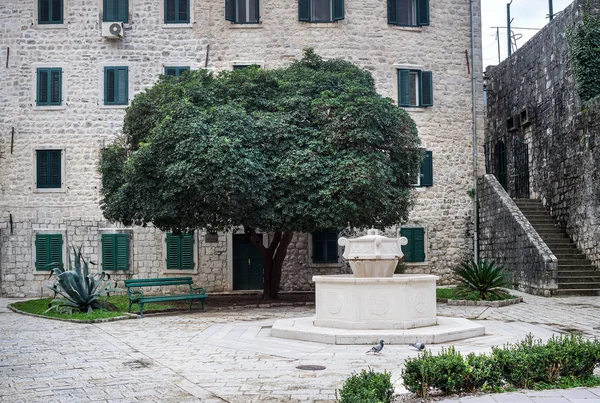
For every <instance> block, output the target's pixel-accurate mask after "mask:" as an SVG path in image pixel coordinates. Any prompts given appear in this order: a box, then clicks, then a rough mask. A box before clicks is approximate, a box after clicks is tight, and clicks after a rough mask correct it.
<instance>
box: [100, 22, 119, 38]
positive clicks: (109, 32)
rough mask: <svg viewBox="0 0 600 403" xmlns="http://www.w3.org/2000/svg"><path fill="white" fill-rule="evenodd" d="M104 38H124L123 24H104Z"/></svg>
mask: <svg viewBox="0 0 600 403" xmlns="http://www.w3.org/2000/svg"><path fill="white" fill-rule="evenodd" d="M102 36H103V37H104V38H111V39H121V38H123V23H122V22H103V23H102Z"/></svg>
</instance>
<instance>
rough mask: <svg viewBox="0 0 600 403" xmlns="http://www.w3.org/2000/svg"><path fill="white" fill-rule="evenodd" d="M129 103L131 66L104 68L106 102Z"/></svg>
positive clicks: (109, 103)
mask: <svg viewBox="0 0 600 403" xmlns="http://www.w3.org/2000/svg"><path fill="white" fill-rule="evenodd" d="M128 103H129V68H128V67H125V66H122V67H105V68H104V104H105V105H127V104H128Z"/></svg>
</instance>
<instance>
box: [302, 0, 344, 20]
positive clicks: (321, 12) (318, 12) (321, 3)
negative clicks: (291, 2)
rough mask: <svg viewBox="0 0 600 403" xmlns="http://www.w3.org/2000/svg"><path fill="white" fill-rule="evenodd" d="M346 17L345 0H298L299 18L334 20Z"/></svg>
mask: <svg viewBox="0 0 600 403" xmlns="http://www.w3.org/2000/svg"><path fill="white" fill-rule="evenodd" d="M343 19H344V0H298V20H300V21H308V22H332V21H338V20H343Z"/></svg>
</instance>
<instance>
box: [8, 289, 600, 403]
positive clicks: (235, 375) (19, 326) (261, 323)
mask: <svg viewBox="0 0 600 403" xmlns="http://www.w3.org/2000/svg"><path fill="white" fill-rule="evenodd" d="M519 295H523V296H524V298H525V302H524V303H522V304H517V305H512V306H508V307H502V308H487V307H456V306H452V307H450V306H447V305H444V304H438V314H439V315H444V316H455V317H463V318H471V319H475V320H476V321H477V323H481V324H483V325H485V326H486V335H485V336H481V337H476V338H473V339H468V340H461V341H457V342H454V343H445V344H440V345H431V346H428V348H429V349H430V350H431V351H433V352H434V353H436V352H438V351H440V350H441V348H442V347H448V346H450V345H454V346H455V347H456V348H457V350H458V351H460V352H461V353H463V354H467V353H470V352H475V353H481V352H489V351H491V347H492V346H495V345H501V344H504V343H507V342H510V343H512V342H515V341H517V340H520V339H522V338H523V337H524V336H525V335H527V334H528V333H531V334H533V336H534V337H536V338H542V339H548V338H550V337H551V336H552V335H555V334H559V333H564V332H568V331H578V332H582V334H583V335H584V336H586V337H595V336H600V331H599V330H598V329H595V328H596V327H599V326H600V309H598V308H600V297H575V298H568V299H566V298H565V299H558V298H555V299H545V298H542V297H534V296H529V295H526V294H519ZM11 302H14V301H9V300H6V299H2V300H0V401H2V402H24V401H34V402H37V401H39V402H49V401H56V402H85V401H111V402H113V401H114V402H118V401H123V402H132V401H142V402H198V401H200V402H209V403H212V402H235V403H237V402H239V403H246V402H331V401H333V399H335V390H336V389H338V388H340V387H341V386H342V383H343V381H344V380H345V379H346V378H347V377H348V376H349V375H350V374H351V373H352V372H353V371H360V370H361V369H366V368H368V367H370V368H373V369H374V370H376V371H384V370H386V371H389V372H391V374H392V381H393V382H394V384H395V386H396V389H397V392H402V386H401V370H402V364H403V362H404V360H406V358H408V357H415V356H416V355H417V354H418V352H417V351H415V350H414V349H412V348H410V347H408V346H406V345H394V344H392V345H386V347H385V349H384V351H383V354H382V355H381V356H372V355H366V354H365V352H366V350H367V349H368V348H365V346H330V345H325V344H320V343H312V342H303V341H294V340H283V339H276V338H273V337H271V336H270V331H271V326H272V324H273V323H274V321H275V320H276V319H280V318H295V317H302V316H311V315H313V314H314V307H278V308H255V309H248V310H232V311H226V310H223V311H210V307H208V309H209V310H208V311H207V312H205V313H203V312H194V313H186V314H172V313H171V314H167V315H148V316H147V317H146V318H144V319H137V320H128V321H121V322H109V323H98V324H75V323H65V322H56V321H51V320H45V319H41V318H35V317H29V316H23V315H18V314H15V313H13V312H11V311H10V310H8V309H7V308H6V306H7V304H8V303H11ZM306 364H313V365H314V364H316V365H324V366H326V369H325V370H324V371H301V370H299V369H296V367H297V366H299V365H306ZM565 393H566V394H565ZM551 399H559V400H551ZM599 399H600V392H599V389H598V388H590V389H573V390H568V391H541V392H536V391H530V392H527V393H512V394H510V393H505V394H498V395H483V396H470V397H463V398H460V399H447V400H446V401H447V402H467V401H468V402H484V403H485V402H516V403H518V402H520V401H523V402H535V401H548V402H550V401H560V402H561V403H564V402H571V403H574V402H579V401H586V402H588V403H589V402H592V401H596V400H599Z"/></svg>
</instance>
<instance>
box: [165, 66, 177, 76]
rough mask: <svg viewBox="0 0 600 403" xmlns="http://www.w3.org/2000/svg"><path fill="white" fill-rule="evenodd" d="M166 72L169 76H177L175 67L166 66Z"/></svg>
mask: <svg viewBox="0 0 600 403" xmlns="http://www.w3.org/2000/svg"><path fill="white" fill-rule="evenodd" d="M165 74H166V75H167V76H172V77H175V76H177V69H176V68H175V67H165Z"/></svg>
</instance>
